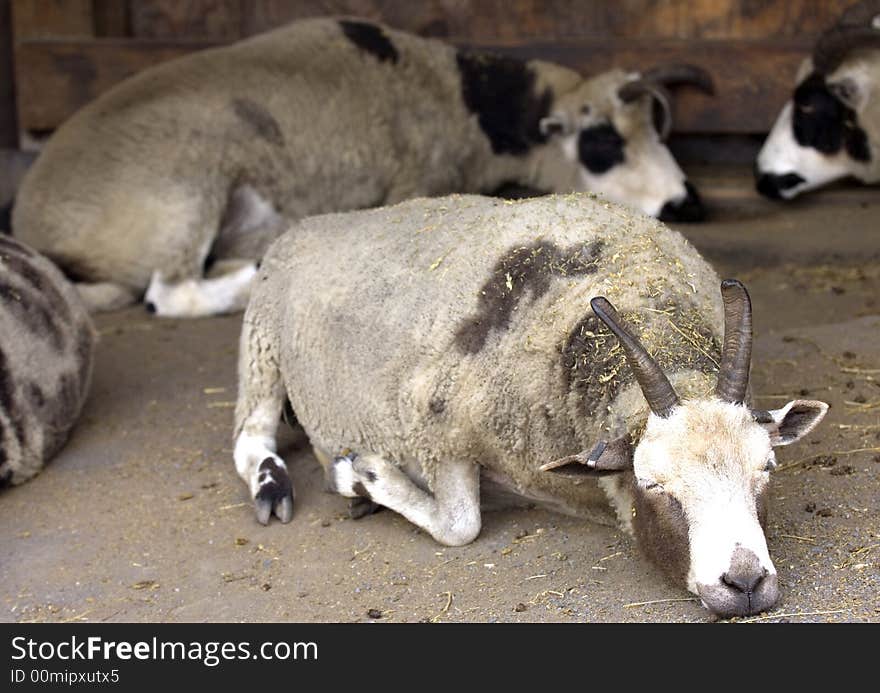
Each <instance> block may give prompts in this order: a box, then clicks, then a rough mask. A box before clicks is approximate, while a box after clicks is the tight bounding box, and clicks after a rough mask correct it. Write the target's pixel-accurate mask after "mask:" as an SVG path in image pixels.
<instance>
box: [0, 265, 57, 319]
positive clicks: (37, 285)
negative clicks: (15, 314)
mask: <svg viewBox="0 0 880 693" xmlns="http://www.w3.org/2000/svg"><path fill="white" fill-rule="evenodd" d="M0 267H6V268H8V269H9V271H10V273H11V274H12V275H13V276H18V277H20V278H21V279H22V280H23V281H24V282H25V283H27V284H28V285H30V287H31V288H32V289H33V290H34V291H35V292H36V294H37V295H39V296H41V297H43V298H45V303H48V305H49V306H50V307H51V308H52V309H53V310H54V312H55V313H57V314H58V317H59V318H60V319H61V320H63V321H65V322H66V321H68V320H70V306H69V305H68V303H67V301H66V300H65V299H64V296H62V294H61V292H60V291H59V290H58V288H57V287H56V286H55V284H54V283H53V282H52V281H51V280H49V279H48V277H47V276H46V274H45V273H43V272H42V271H40V269H38V268H37V267H34V265H33V264H31V263H30V262H28V260H26V259H25V258H24V257H22V256H18V255H4V254H3V253H2V252H0Z"/></svg>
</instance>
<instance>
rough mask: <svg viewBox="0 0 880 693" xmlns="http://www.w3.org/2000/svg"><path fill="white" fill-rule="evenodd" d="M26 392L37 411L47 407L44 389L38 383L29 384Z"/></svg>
mask: <svg viewBox="0 0 880 693" xmlns="http://www.w3.org/2000/svg"><path fill="white" fill-rule="evenodd" d="M25 392H26V393H27V398H28V399H29V400H30V401H31V404H33V405H34V407H35V408H36V409H40V410H41V409H42V408H43V407H44V406H45V405H46V395H44V394H43V388H41V387H40V385H39V384H38V383H35V382H30V383H28V384H27V387H26V388H25Z"/></svg>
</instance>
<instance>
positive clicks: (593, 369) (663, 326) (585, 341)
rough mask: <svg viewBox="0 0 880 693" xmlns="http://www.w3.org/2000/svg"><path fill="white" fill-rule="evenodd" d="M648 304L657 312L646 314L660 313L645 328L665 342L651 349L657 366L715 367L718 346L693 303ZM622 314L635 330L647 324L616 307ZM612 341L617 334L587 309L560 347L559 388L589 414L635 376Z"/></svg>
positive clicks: (642, 317) (601, 408) (712, 369)
mask: <svg viewBox="0 0 880 693" xmlns="http://www.w3.org/2000/svg"><path fill="white" fill-rule="evenodd" d="M648 307H649V308H651V309H653V310H654V311H657V312H656V313H652V314H650V315H651V318H652V319H653V317H654V316H659V315H661V314H662V316H663V317H660V318H656V321H654V320H652V321H651V322H650V323H647V327H648V329H650V330H651V331H658V332H659V337H658V338H657V339H655V341H656V342H657V343H662V344H666V345H667V348H665V349H661V350H659V351H656V350H655V351H656V353H654V354H653V356H654V358H655V359H656V361H657V363H658V364H660V367H661V368H663V369H664V370H665V371H666V372H670V371H671V370H673V369H681V368H690V369H693V370H697V371H701V372H703V373H715V372H716V371H717V366H716V365H715V364H716V363H717V362H718V360H719V359H720V352H721V346H720V344H719V341H718V339H717V337H715V335H713V333H712V330H711V328H710V327H709V325H708V323H706V321H705V319H704V318H703V316H702V314H701V313H700V312H699V311H698V310H697V309H696V308H695V307H693V306H684V307H683V306H680V305H677V304H674V303H672V302H666V303H661V302H658V303H657V304H656V305H652V306H648ZM621 317H622V319H623V320H624V321H626V322H628V323H629V324H630V325H633V326H634V327H635V329H636V331H637V332H639V331H640V327H642V326H646V319H645V318H646V313H640V312H633V311H621ZM672 324H674V325H676V326H678V327H679V328H680V329H684V330H686V331H687V334H688V335H690V338H691V339H694V338H696V339H698V340H699V343H700V345H701V346H702V347H703V349H702V350H701V349H697V348H695V347H694V345H693V343H691V342H690V341H688V340H685V339H684V338H683V337H682V336H681V334H680V333H679V332H678V331H676V330H675V328H673V327H672ZM617 345H618V341H617V338H616V337H615V336H614V335H613V334H612V333H611V330H609V329H608V327H607V326H606V325H605V323H603V322H602V321H601V320H599V319H598V318H597V317H596V316H595V315H594V314H593V312H592V311H590V313H589V314H588V315H587V316H585V317H584V318H583V319H582V320H580V321H579V322H578V323H577V324H576V325H575V326H574V327H573V328H572V330H571V332H569V334H568V335H567V336H566V338H565V340H563V342H562V343H561V344H560V346H559V361H560V365H561V366H562V369H561V371H562V383H561V386H562V392H563V393H564V394H568V393H570V392H576V393H577V394H578V396H579V397H578V399H579V401H580V402H581V406H582V407H583V413H584V415H586V416H589V417H592V416H594V415H595V414H596V413H597V412H600V411H604V410H605V408H606V407H607V406H608V405H609V404H610V403H611V402H612V401H613V400H614V398H615V397H616V396H617V393H618V392H619V391H620V389H621V388H623V387H625V386H627V385H629V384H630V383H632V382H634V381H635V376H634V375H633V372H632V370H631V369H630V368H629V366H628V365H627V363H626V357H625V355H624V353H623V351H622V350H621V349H619V348H616V347H617ZM704 351H705V352H706V353H703V352H704ZM709 356H712V358H714V359H715V361H713V360H712V358H709Z"/></svg>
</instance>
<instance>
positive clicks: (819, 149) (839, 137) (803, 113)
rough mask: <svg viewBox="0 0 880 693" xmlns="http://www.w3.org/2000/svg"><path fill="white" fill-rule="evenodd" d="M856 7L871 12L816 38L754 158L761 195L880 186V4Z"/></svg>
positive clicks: (845, 20)
mask: <svg viewBox="0 0 880 693" xmlns="http://www.w3.org/2000/svg"><path fill="white" fill-rule="evenodd" d="M869 5H873V7H872V8H871V7H868V6H869ZM857 7H859V8H861V9H862V10H868V9H870V10H871V11H872V12H876V13H877V14H873V15H872V16H871V17H865V16H862V15H864V11H863V12H862V13H861V15H853V16H849V17H847V16H846V15H845V16H844V18H842V20H841V23H839V24H838V25H837V26H835V27H834V28H832V29H830V30H829V31H826V32H825V33H824V34H823V35H822V36H821V37H820V39H819V40H818V42H817V43H816V46H815V48H814V50H813V54H812V56H811V57H809V58H807V59H805V60H804V62H803V63H802V64H801V67H800V69H799V70H798V74H797V78H796V85H797V86H796V88H795V90H794V93H793V95H792V98H791V99H790V100H789V101H788V103H786V104H785V106H784V107H783V109H782V112H781V113H780V114H779V116H778V118H777V120H776V123H775V124H774V125H773V129H772V130H771V131H770V134H769V136H768V137H767V140H766V141H765V142H764V146H763V147H762V148H761V151H760V153H759V154H758V160H757V162H756V165H755V177H756V185H757V189H758V192H760V193H761V194H763V195H765V196H767V197H770V198H773V199H783V200H790V199H792V198H794V197H797V196H798V195H800V194H801V193H804V192H807V191H809V190H814V189H816V188H820V187H822V186H824V185H827V184H828V183H831V182H833V181H836V180H839V179H842V178H847V177H853V178H856V179H858V180H860V181H862V182H865V183H873V182H876V181H878V180H880V166H878V163H877V161H878V156H880V93H878V92H880V2H874V3H864V4H862V5H860V6H857ZM854 22H857V23H854Z"/></svg>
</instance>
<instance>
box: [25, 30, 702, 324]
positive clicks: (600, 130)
mask: <svg viewBox="0 0 880 693" xmlns="http://www.w3.org/2000/svg"><path fill="white" fill-rule="evenodd" d="M676 83H691V84H695V85H696V86H698V87H699V88H701V89H703V90H704V91H711V86H712V84H711V79H710V78H709V77H708V75H707V74H706V73H704V72H702V71H701V70H698V69H696V68H692V67H687V66H685V67H682V66H674V67H672V68H670V67H667V68H658V69H656V70H654V71H648V72H646V73H645V74H640V73H628V72H624V71H622V70H612V71H610V72H606V73H602V74H600V75H598V76H596V77H594V78H593V79H584V78H583V77H581V76H580V75H579V74H577V73H576V72H574V71H572V70H569V69H567V68H564V67H562V66H559V65H554V64H551V63H545V62H540V61H530V62H523V61H520V60H516V59H513V58H509V57H498V56H492V55H487V54H475V53H469V52H466V51H457V50H456V49H455V48H454V47H452V46H450V45H447V44H444V43H442V42H440V41H437V40H432V39H425V38H420V37H417V36H413V35H410V34H406V33H403V32H400V31H393V30H391V29H389V28H387V27H383V26H380V25H374V24H369V23H366V22H362V21H358V20H352V19H341V20H339V19H330V18H319V19H310V20H304V21H301V22H297V23H293V24H291V25H289V26H287V27H283V28H280V29H278V30H276V31H272V32H269V33H267V34H264V35H261V36H257V37H254V38H251V39H248V40H245V41H241V42H239V43H236V44H233V45H230V46H226V47H222V48H217V49H212V50H206V51H202V52H198V53H194V54H191V55H188V56H185V57H183V58H180V59H177V60H173V61H170V62H168V63H165V64H161V65H158V66H156V67H153V68H150V69H148V70H145V71H144V72H142V73H141V74H138V75H136V76H134V77H132V78H130V79H128V80H126V81H124V82H123V83H121V84H120V85H118V86H116V87H115V88H113V89H111V90H109V91H108V92H107V93H105V94H103V95H102V96H100V97H99V98H98V99H96V100H95V101H94V102H92V103H91V104H89V105H87V106H86V107H84V108H83V109H82V110H80V111H79V112H78V113H77V114H75V115H74V116H73V117H72V118H71V119H70V120H69V121H68V122H66V123H65V124H64V125H62V126H61V127H60V128H59V129H58V131H57V132H55V133H54V135H53V136H52V137H51V139H50V140H49V142H48V143H47V145H46V147H45V149H44V150H43V151H42V153H41V155H40V157H39V158H38V160H37V161H36V163H35V164H34V166H33V168H32V169H31V170H30V171H29V173H28V175H27V177H26V178H25V180H24V182H23V184H22V188H21V190H20V193H19V196H18V199H17V202H16V205H15V208H14V211H13V222H12V223H13V233H14V234H15V235H16V236H17V237H19V238H21V239H22V240H23V241H25V242H27V243H29V244H31V245H32V246H34V247H35V248H37V249H38V250H40V251H41V252H44V253H46V254H47V255H49V256H50V257H51V258H52V259H53V260H55V261H56V262H57V263H58V264H59V265H61V266H62V267H63V268H64V269H65V271H66V272H67V273H68V275H69V276H70V277H71V278H73V279H74V280H76V281H77V282H78V288H79V290H80V291H81V293H82V294H83V296H84V298H85V299H86V301H87V303H88V304H89V306H90V308H91V309H92V310H109V309H113V308H118V307H121V306H124V305H127V304H130V303H132V302H135V301H137V300H140V299H141V297H144V300H145V304H146V307H147V309H148V310H151V311H152V312H155V313H158V314H159V315H166V316H199V315H210V314H216V313H223V312H229V311H236V310H241V309H243V307H244V305H245V304H246V302H247V295H248V290H249V287H250V284H251V282H252V280H253V277H254V275H255V273H256V264H257V262H258V260H259V258H260V257H261V256H262V253H263V252H264V251H265V249H266V247H267V246H268V244H269V243H270V242H271V241H272V240H274V238H275V237H276V236H278V235H280V233H281V232H282V231H283V229H284V228H285V226H284V224H285V221H284V220H285V219H288V220H295V219H298V218H302V217H305V216H308V215H313V214H318V213H323V212H333V211H345V210H351V209H358V208H366V207H374V206H378V205H382V204H392V203H395V202H399V201H402V200H404V199H407V198H411V197H418V196H433V195H442V194H445V193H450V192H487V191H491V190H492V189H494V188H497V187H499V186H500V185H502V184H504V183H511V182H513V183H520V184H522V185H527V186H530V187H532V188H536V189H539V190H548V191H571V190H585V189H589V190H593V191H598V192H602V193H604V194H606V195H607V196H608V197H609V198H612V199H617V200H620V201H623V202H626V203H629V204H631V205H633V206H634V207H636V208H639V209H641V210H642V211H644V212H646V213H649V214H653V215H659V216H663V217H665V218H669V219H683V220H693V219H699V218H701V217H702V215H703V207H702V205H701V203H700V200H699V197H698V195H697V193H696V191H695V190H694V188H693V187H692V186H691V185H690V184H689V183H687V182H686V180H685V176H684V174H683V173H682V171H681V169H680V168H679V167H678V165H677V164H676V162H675V160H674V159H673V158H672V155H671V154H670V153H669V150H668V149H667V148H666V146H665V145H664V144H663V142H662V139H663V138H664V137H665V136H666V135H667V134H668V132H669V127H670V122H671V121H670V118H669V114H670V109H669V94H668V91H667V90H666V87H665V86H664V85H670V84H676ZM652 104H656V105H657V107H656V108H655V107H654V106H653V105H652ZM654 111H656V114H657V115H658V120H657V127H658V128H659V130H655V126H654V125H652V113H653V112H654ZM206 267H208V269H207V271H206Z"/></svg>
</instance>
